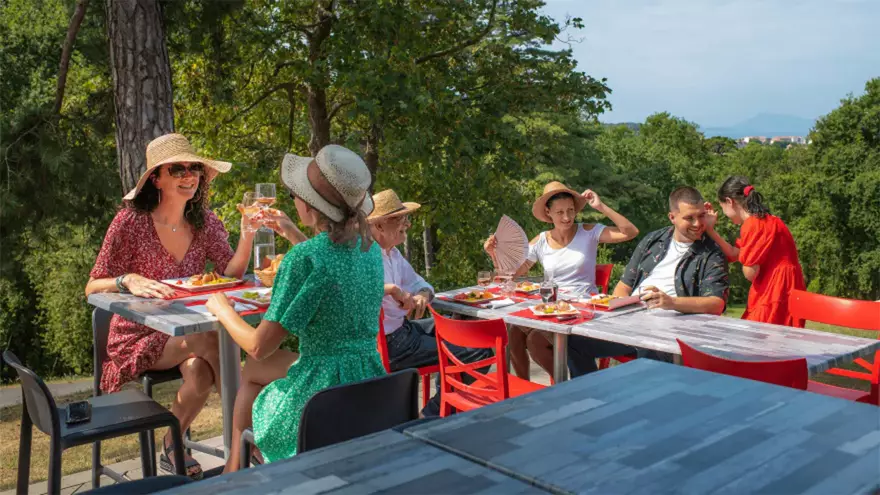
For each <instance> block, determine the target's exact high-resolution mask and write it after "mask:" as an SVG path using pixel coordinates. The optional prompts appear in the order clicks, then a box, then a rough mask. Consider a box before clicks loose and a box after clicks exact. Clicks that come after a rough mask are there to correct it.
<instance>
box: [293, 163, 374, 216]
mask: <svg viewBox="0 0 880 495" xmlns="http://www.w3.org/2000/svg"><path fill="white" fill-rule="evenodd" d="M313 160H314V158H312V157H310V156H297V155H293V154H290V153H288V154H287V155H284V159H283V160H282V161H281V182H282V183H283V184H284V186H285V187H286V188H287V189H289V190H290V192H292V193H293V194H294V195H295V196H298V197H300V198H301V199H302V200H303V201H305V202H306V203H308V204H309V205H311V206H312V207H314V208H316V209H317V210H318V211H320V212H321V213H323V214H325V215H327V217H328V218H330V219H331V220H333V221H334V222H341V221H342V218H343V216H344V215H343V213H342V210H340V209H339V207H338V206H335V205H332V204H330V202H329V201H327V200H326V199H324V198H323V197H322V196H321V195H320V194H318V191H316V190H315V188H314V187H312V183H311V182H309V175H308V167H309V164H310V163H312V161H313ZM361 211H362V212H364V215H369V214H370V213H372V212H373V198H371V197H370V195H369V194H365V195H364V201H363V203H361Z"/></svg>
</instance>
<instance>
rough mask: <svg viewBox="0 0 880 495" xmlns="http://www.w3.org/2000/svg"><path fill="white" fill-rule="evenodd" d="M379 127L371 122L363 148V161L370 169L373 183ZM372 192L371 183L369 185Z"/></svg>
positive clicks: (377, 158) (376, 166)
mask: <svg viewBox="0 0 880 495" xmlns="http://www.w3.org/2000/svg"><path fill="white" fill-rule="evenodd" d="M380 136H381V129H380V128H379V125H378V124H371V125H370V131H369V132H368V133H367V146H366V147H365V149H364V162H365V163H366V164H367V168H369V169H370V175H371V176H372V177H373V183H374V184H375V182H376V171H377V170H379V141H380ZM370 189H371V191H370V192H371V193H372V184H371V185H370Z"/></svg>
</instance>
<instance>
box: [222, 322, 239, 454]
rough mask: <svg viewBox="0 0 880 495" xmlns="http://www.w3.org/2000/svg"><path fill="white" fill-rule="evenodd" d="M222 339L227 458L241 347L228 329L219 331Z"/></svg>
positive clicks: (224, 429)
mask: <svg viewBox="0 0 880 495" xmlns="http://www.w3.org/2000/svg"><path fill="white" fill-rule="evenodd" d="M217 333H218V335H217V337H218V340H219V341H220V381H221V382H222V387H221V393H222V395H223V398H222V407H223V447H224V449H225V451H226V456H225V458H226V459H228V458H229V449H230V448H231V446H232V411H233V410H234V409H235V395H236V394H237V393H238V386H239V383H240V382H241V348H240V347H238V344H237V343H236V342H235V341H234V340H232V337H230V336H229V333H228V332H227V331H226V329H221V330H220V331H218V332H217Z"/></svg>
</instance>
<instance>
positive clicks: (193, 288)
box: [161, 277, 244, 292]
mask: <svg viewBox="0 0 880 495" xmlns="http://www.w3.org/2000/svg"><path fill="white" fill-rule="evenodd" d="M161 282H162V283H163V284H168V285H170V286H171V287H174V288H175V289H183V290H185V291H189V292H204V291H207V290H217V289H224V288H226V287H235V286H236V285H240V284H241V283H242V282H244V280H240V279H235V280H233V281H232V282H223V283H222V284H208V285H192V284H190V283H189V277H185V278H169V279H167V280H162V281H161ZM178 282H183V283H180V284H179V283H178Z"/></svg>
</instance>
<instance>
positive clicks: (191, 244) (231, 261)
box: [86, 134, 253, 479]
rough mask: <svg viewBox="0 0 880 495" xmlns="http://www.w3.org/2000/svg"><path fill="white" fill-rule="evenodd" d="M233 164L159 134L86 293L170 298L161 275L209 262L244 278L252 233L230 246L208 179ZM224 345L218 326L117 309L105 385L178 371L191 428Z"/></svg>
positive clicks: (216, 376)
mask: <svg viewBox="0 0 880 495" xmlns="http://www.w3.org/2000/svg"><path fill="white" fill-rule="evenodd" d="M230 166H231V164H229V163H226V162H219V161H215V160H209V159H207V158H202V157H200V156H198V155H197V154H196V153H195V152H194V151H193V149H192V147H190V144H189V142H188V141H187V140H186V138H185V137H183V136H181V135H180V134H167V135H165V136H162V137H159V138H156V139H155V140H153V141H152V142H151V143H150V144H149V145H148V146H147V169H146V171H145V172H144V173H143V175H142V176H141V178H140V180H139V181H138V183H137V186H135V188H134V189H133V190H132V191H130V192H129V193H128V194H127V195H126V196H125V198H123V203H122V208H121V209H120V210H119V213H117V214H116V217H115V218H114V219H113V222H112V223H111V224H110V227H109V228H108V229H107V235H106V236H105V237H104V244H103V245H102V246H101V251H100V252H99V253H98V259H97V260H95V267H94V268H92V271H91V273H90V274H89V275H90V279H89V283H88V285H87V286H86V295H87V296H88V295H89V294H92V293H95V292H130V293H131V294H133V295H135V296H139V297H144V298H165V297H168V296H170V295H172V294H174V289H173V288H171V287H170V286H168V285H165V284H163V283H162V282H160V280H165V279H178V278H185V277H189V276H191V275H194V274H197V273H202V272H203V271H204V270H205V265H206V263H207V262H208V261H211V262H212V263H213V264H214V271H216V272H217V273H223V274H225V275H227V276H234V277H241V276H242V275H243V274H244V271H245V270H246V269H247V266H248V261H249V259H250V252H251V245H252V242H253V234H251V233H247V232H245V230H246V229H242V232H243V233H242V236H241V238H240V239H239V244H238V250H237V251H236V252H235V253H233V252H232V248H230V246H229V242H228V237H229V234H227V232H226V229H225V228H224V227H223V223H222V222H221V221H220V219H218V218H217V216H216V215H214V213H213V212H211V210H209V209H208V208H207V195H208V185H209V183H210V182H211V179H213V178H214V177H215V176H216V175H217V174H218V173H220V172H226V171H228V170H229V168H230ZM218 354H219V350H218V347H217V335H216V334H215V333H213V332H210V333H198V334H193V335H187V336H185V337H170V336H168V335H166V334H164V333H161V332H157V331H155V330H152V329H150V328H148V327H146V326H144V325H141V324H138V323H135V322H133V321H129V320H126V319H124V318H122V317H120V316H119V315H114V316H113V319H112V320H111V321H110V334H109V336H108V339H107V360H106V361H105V362H104V368H103V374H102V376H101V389H102V390H103V391H105V392H117V391H119V390H120V389H121V388H122V386H123V385H125V383H127V382H129V381H131V380H134V379H136V378H138V377H139V376H140V375H141V374H143V373H144V372H145V371H148V370H166V369H171V368H178V369H179V370H180V372H181V374H182V375H183V384H182V385H181V386H180V389H179V390H178V392H177V394H176V396H175V400H174V403H173V404H172V405H171V412H172V413H174V415H175V416H176V417H177V419H178V420H179V421H180V428H181V431H186V429H187V428H188V427H189V425H190V424H191V423H192V421H193V420H194V419H195V417H196V416H197V415H198V413H199V411H201V410H202V407H204V405H205V402H206V401H207V400H208V395H209V394H210V392H211V387H212V386H213V385H215V384H216V385H217V390H218V391H219V390H220V369H219V355H218ZM169 435H170V432H169V434H168V435H166V436H165V441H164V443H165V449H163V450H165V452H164V453H163V454H162V456H161V464H162V467H163V469H166V470H171V471H172V472H173V465H171V460H170V459H169V458H170V457H171V456H169V455H168V453H167V451H168V448H169V446H170V440H171V438H170V436H169ZM186 471H187V473H188V474H189V475H190V476H191V477H193V478H196V479H198V478H200V477H201V476H202V470H201V466H199V463H198V462H197V461H196V460H195V459H193V458H192V457H190V456H187V457H186Z"/></svg>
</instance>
